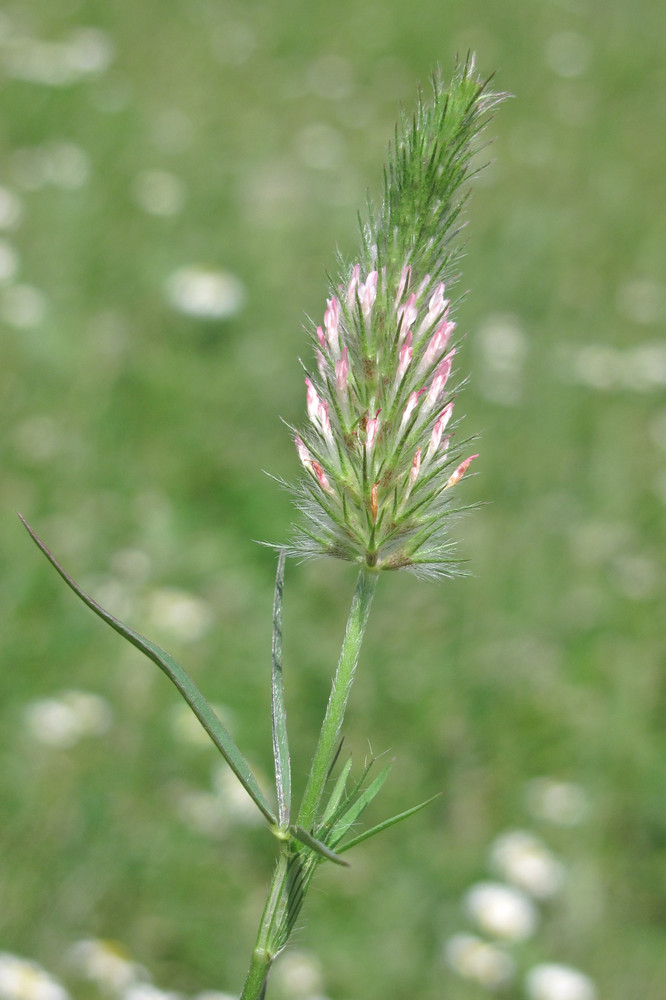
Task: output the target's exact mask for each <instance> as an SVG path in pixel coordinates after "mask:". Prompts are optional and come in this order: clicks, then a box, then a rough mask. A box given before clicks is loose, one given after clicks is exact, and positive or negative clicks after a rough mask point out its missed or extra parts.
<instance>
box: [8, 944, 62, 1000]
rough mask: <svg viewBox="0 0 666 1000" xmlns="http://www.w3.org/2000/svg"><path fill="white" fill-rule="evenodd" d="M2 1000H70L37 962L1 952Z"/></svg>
mask: <svg viewBox="0 0 666 1000" xmlns="http://www.w3.org/2000/svg"><path fill="white" fill-rule="evenodd" d="M0 1000H69V993H68V992H67V990H66V989H65V987H64V986H62V985H61V983H59V982H58V981H57V979H54V978H53V976H50V975H49V974H48V972H45V971H44V969H42V968H41V966H39V965H37V963H36V962H29V961H28V960H27V959H25V958H19V956H18V955H12V954H10V953H9V952H0Z"/></svg>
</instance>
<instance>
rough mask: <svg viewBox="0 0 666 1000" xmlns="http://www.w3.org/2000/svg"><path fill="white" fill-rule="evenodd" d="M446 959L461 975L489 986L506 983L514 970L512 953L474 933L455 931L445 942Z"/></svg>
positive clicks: (494, 987) (493, 987)
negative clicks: (458, 932)
mask: <svg viewBox="0 0 666 1000" xmlns="http://www.w3.org/2000/svg"><path fill="white" fill-rule="evenodd" d="M444 958H445V960H446V962H447V963H448V965H450V967H451V968H452V969H453V970H454V972H457V973H458V975H459V976H463V977H464V978H465V979H472V980H474V982H476V983H479V985H481V986H485V987H486V988H487V989H497V988H498V987H501V986H504V985H506V983H508V982H510V980H511V979H512V978H513V976H514V973H515V963H514V961H513V959H512V958H511V956H510V955H507V953H506V952H505V951H502V949H501V948H498V947H497V945H494V944H489V943H488V942H487V941H482V940H481V938H478V937H475V936H474V935H473V934H455V935H454V936H453V937H452V938H449V940H448V941H447V942H446V944H445V945H444Z"/></svg>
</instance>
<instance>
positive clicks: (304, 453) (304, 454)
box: [294, 434, 312, 469]
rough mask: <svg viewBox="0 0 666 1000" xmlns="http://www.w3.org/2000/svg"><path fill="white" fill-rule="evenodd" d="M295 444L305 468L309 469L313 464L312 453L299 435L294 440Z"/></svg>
mask: <svg viewBox="0 0 666 1000" xmlns="http://www.w3.org/2000/svg"><path fill="white" fill-rule="evenodd" d="M294 444H295V445H296V451H297V452H298V457H299V458H300V460H301V462H302V463H303V465H304V466H305V468H306V469H308V468H309V467H310V466H311V464H312V456H311V455H310V452H309V451H308V449H307V448H306V447H305V445H304V444H303V441H302V440H301V438H299V436H298V434H297V435H296V436H295V438H294Z"/></svg>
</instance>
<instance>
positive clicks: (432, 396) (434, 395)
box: [426, 347, 456, 410]
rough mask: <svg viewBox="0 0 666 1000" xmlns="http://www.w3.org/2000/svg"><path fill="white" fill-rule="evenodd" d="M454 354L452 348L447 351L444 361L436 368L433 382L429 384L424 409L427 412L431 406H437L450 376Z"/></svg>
mask: <svg viewBox="0 0 666 1000" xmlns="http://www.w3.org/2000/svg"><path fill="white" fill-rule="evenodd" d="M455 353H456V349H455V347H454V348H452V350H450V351H449V353H448V354H447V355H446V357H445V358H444V360H443V361H442V362H441V364H440V365H439V367H438V368H437V371H436V372H435V375H434V377H433V380H432V382H431V384H430V388H429V390H428V397H427V399H426V408H427V409H428V410H430V409H432V407H433V406H436V405H437V403H438V401H439V398H440V396H441V395H442V393H443V392H444V388H445V386H446V383H447V382H448V379H449V375H450V374H451V364H452V362H453V356H454V354H455Z"/></svg>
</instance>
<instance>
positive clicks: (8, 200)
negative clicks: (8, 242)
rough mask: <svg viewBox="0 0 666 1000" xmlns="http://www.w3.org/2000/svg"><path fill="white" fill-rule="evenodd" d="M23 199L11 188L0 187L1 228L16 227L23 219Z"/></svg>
mask: <svg viewBox="0 0 666 1000" xmlns="http://www.w3.org/2000/svg"><path fill="white" fill-rule="evenodd" d="M22 213H23V206H22V204H21V199H20V198H19V196H18V195H17V194H14V192H13V191H10V190H9V188H6V187H0V229H14V228H15V226H17V225H18V223H19V222H20V220H21V215H22Z"/></svg>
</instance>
